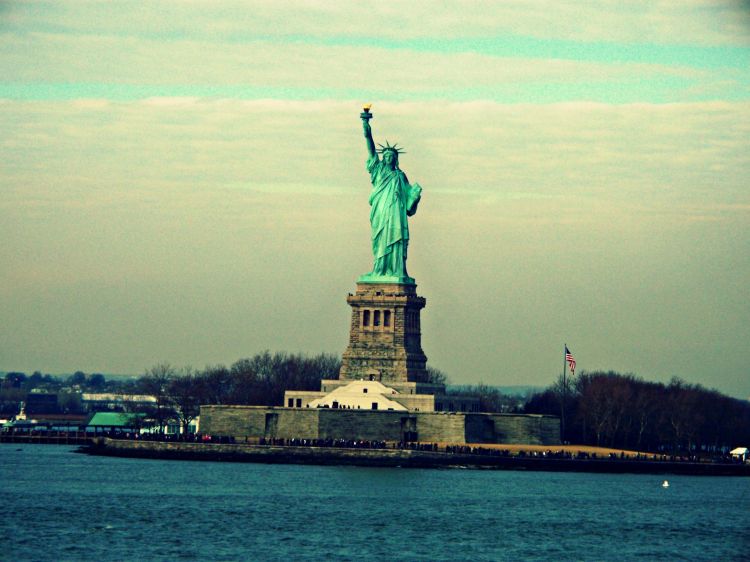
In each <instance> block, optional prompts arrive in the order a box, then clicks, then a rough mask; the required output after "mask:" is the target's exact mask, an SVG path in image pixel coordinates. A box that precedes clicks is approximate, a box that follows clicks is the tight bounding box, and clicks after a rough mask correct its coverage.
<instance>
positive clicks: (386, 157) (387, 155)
mask: <svg viewBox="0 0 750 562" xmlns="http://www.w3.org/2000/svg"><path fill="white" fill-rule="evenodd" d="M383 162H385V165H386V166H388V167H389V168H393V166H394V165H395V163H396V155H395V154H394V153H393V151H392V150H386V151H385V152H384V153H383Z"/></svg>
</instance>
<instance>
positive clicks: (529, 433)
mask: <svg viewBox="0 0 750 562" xmlns="http://www.w3.org/2000/svg"><path fill="white" fill-rule="evenodd" d="M201 431H202V432H203V433H206V434H210V435H231V436H234V437H235V438H237V439H244V438H245V437H254V438H258V437H266V438H284V439H291V438H300V439H365V440H370V441H401V440H403V439H404V438H405V437H407V436H408V435H412V439H413V438H416V439H417V440H418V441H421V442H424V443H429V442H440V443H506V444H537V445H556V444H559V443H560V420H559V418H557V417H554V416H540V415H522V414H483V413H480V414H471V413H467V414H464V413H444V412H396V411H375V410H338V409H336V410H334V409H330V408H314V409H313V408H302V409H298V408H278V407H265V406H201ZM407 434H408V435H407Z"/></svg>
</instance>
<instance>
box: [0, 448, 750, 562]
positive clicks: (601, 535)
mask: <svg viewBox="0 0 750 562" xmlns="http://www.w3.org/2000/svg"><path fill="white" fill-rule="evenodd" d="M73 451H74V448H72V447H65V446H54V445H15V444H4V445H0V505H2V509H3V516H2V518H0V544H1V545H2V546H1V547H0V559H1V560H40V561H43V560H50V561H52V560H55V561H57V560H97V561H104V560H286V561H292V560H744V559H747V556H748V553H749V552H750V479H749V478H737V477H734V478H733V477H724V478H721V477H689V476H659V475H657V476H653V475H628V474H615V475H608V474H582V473H545V472H513V471H495V470H461V469H451V470H422V469H394V468H359V467H330V466H325V467H323V466H299V465H263V464H244V463H243V464H240V463H237V464H235V463H218V462H192V461H162V460H139V459H126V458H111V457H92V456H87V455H81V454H75V453H74V452H73ZM665 478H667V479H668V480H669V484H670V485H669V486H668V487H664V486H662V484H663V481H664V479H665Z"/></svg>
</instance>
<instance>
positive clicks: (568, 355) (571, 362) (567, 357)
mask: <svg viewBox="0 0 750 562" xmlns="http://www.w3.org/2000/svg"><path fill="white" fill-rule="evenodd" d="M565 360H566V361H567V362H568V366H569V367H570V374H571V375H575V374H576V360H575V359H574V358H573V354H572V353H571V352H570V350H569V349H568V346H567V345H566V346H565Z"/></svg>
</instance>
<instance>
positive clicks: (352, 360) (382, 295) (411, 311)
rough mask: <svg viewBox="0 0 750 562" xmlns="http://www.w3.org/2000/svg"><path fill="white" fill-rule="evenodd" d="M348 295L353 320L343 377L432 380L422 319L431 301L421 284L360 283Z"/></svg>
mask: <svg viewBox="0 0 750 562" xmlns="http://www.w3.org/2000/svg"><path fill="white" fill-rule="evenodd" d="M346 300H347V302H348V303H349V306H351V307H352V319H351V327H350V330H349V346H348V347H347V348H346V351H345V352H344V354H343V357H342V362H341V371H340V372H339V380H342V381H344V380H359V379H364V380H375V381H380V382H382V383H383V384H385V385H388V383H398V382H425V381H427V370H426V364H427V357H426V356H425V354H424V352H423V351H422V337H421V331H420V321H419V315H420V311H421V310H422V309H423V308H424V306H425V302H426V301H425V299H424V298H423V297H420V296H417V290H416V285H414V284H410V283H409V284H406V283H404V284H400V283H357V292H356V293H355V294H353V295H352V294H350V295H349V296H348V297H347V299H346Z"/></svg>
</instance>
